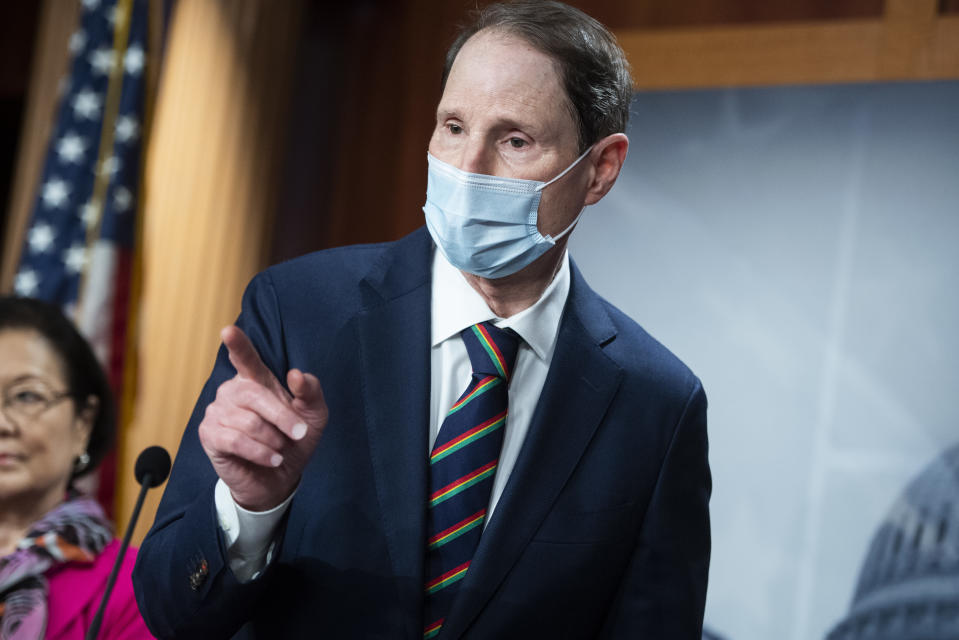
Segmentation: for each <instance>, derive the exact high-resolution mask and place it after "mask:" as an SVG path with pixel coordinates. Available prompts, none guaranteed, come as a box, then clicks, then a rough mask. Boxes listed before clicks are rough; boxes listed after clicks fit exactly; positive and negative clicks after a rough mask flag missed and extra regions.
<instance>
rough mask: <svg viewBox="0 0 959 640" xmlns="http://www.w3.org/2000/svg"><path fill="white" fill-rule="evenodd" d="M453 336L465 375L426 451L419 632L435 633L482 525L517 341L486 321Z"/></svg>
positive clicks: (497, 450) (454, 594) (511, 335)
mask: <svg viewBox="0 0 959 640" xmlns="http://www.w3.org/2000/svg"><path fill="white" fill-rule="evenodd" d="M460 335H461V336H462V338H463V343H464V344H465V345H466V351H467V353H469V357H470V364H471V365H472V367H473V376H472V379H471V380H470V384H469V386H468V387H467V388H466V391H465V392H463V395H461V396H460V398H459V400H457V401H456V403H455V404H454V405H453V406H452V408H450V410H449V412H448V413H447V414H446V418H445V419H444V420H443V425H442V426H441V427H440V431H439V434H438V435H437V436H436V442H435V444H434V445H433V451H432V452H431V453H430V496H429V503H428V504H429V513H428V528H427V531H428V535H429V539H428V541H427V548H426V620H425V622H426V628H425V631H424V633H423V637H424V639H427V638H435V637H436V636H437V635H439V632H440V628H441V627H442V626H443V621H444V620H445V618H446V614H447V612H448V611H449V610H450V607H451V606H452V603H453V599H454V598H455V597H456V593H457V591H458V589H459V585H460V581H461V580H462V579H463V577H464V576H465V575H466V571H467V569H469V566H470V561H471V560H472V558H473V553H474V552H475V551H476V547H477V545H478V544H479V539H480V535H481V534H482V532H483V523H484V522H486V510H487V508H488V506H489V501H490V494H491V492H492V490H493V475H494V474H495V473H496V466H497V464H498V462H499V454H500V449H501V448H502V446H503V430H504V428H505V425H506V414H507V403H508V394H507V389H508V386H509V380H510V376H511V375H512V373H513V364H514V363H515V362H516V351H517V349H518V347H519V338H518V336H517V335H516V333H514V332H513V331H511V330H508V329H507V330H503V329H498V328H496V327H495V326H493V325H492V324H491V323H489V322H483V323H480V324H475V325H473V326H472V327H469V328H468V329H464V330H463V331H462V332H461V333H460Z"/></svg>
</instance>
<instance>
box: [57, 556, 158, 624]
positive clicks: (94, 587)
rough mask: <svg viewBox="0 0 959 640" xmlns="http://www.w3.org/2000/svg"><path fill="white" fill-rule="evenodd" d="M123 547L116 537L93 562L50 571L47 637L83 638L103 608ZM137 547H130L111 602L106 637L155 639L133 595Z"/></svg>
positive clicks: (105, 615) (107, 614)
mask: <svg viewBox="0 0 959 640" xmlns="http://www.w3.org/2000/svg"><path fill="white" fill-rule="evenodd" d="M119 550H120V541H119V540H114V541H113V542H111V543H110V544H109V545H107V546H106V548H105V549H104V550H103V552H102V553H101V554H100V555H99V556H97V559H96V560H95V561H94V562H93V564H69V565H64V566H62V567H58V568H57V569H54V570H52V571H50V572H49V573H48V574H47V579H48V580H49V582H50V591H49V594H48V596H47V611H48V612H49V613H48V619H47V633H46V638H47V640H51V639H56V640H74V639H76V640H83V636H84V635H85V634H86V632H87V628H88V627H89V626H90V623H91V622H93V616H95V615H96V614H97V609H99V608H100V598H102V597H103V590H104V589H105V588H106V586H107V579H108V578H109V577H110V570H111V569H112V568H113V562H114V560H116V557H117V552H118V551H119ZM136 555H137V553H136V549H127V552H126V556H125V557H124V558H123V564H122V565H120V573H119V574H118V575H117V582H116V585H115V586H114V587H113V595H111V596H110V602H109V603H107V609H106V611H105V612H104V614H103V623H102V624H101V625H100V634H99V635H98V636H97V637H98V638H100V639H102V640H138V639H140V638H152V637H153V636H152V635H150V632H149V631H147V627H146V624H144V622H143V618H141V617H140V610H139V609H137V603H136V600H135V599H134V597H133V583H132V582H131V581H130V573H131V572H132V571H133V562H134V560H135V559H136Z"/></svg>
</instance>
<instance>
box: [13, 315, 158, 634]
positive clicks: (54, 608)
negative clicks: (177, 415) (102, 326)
mask: <svg viewBox="0 0 959 640" xmlns="http://www.w3.org/2000/svg"><path fill="white" fill-rule="evenodd" d="M113 433H114V407H113V397H112V394H111V393H110V387H109V385H108V383H107V380H106V377H105V375H104V373H103V370H102V369H101V368H100V365H99V363H98V362H97V359H96V357H95V356H94V354H93V351H92V350H91V349H90V346H89V345H88V344H87V342H86V341H85V340H84V339H83V337H82V336H80V334H79V333H78V332H77V330H76V329H75V328H74V327H73V325H72V324H71V323H70V321H69V320H67V319H66V318H65V317H64V316H63V315H62V314H61V313H60V311H59V309H57V308H56V307H54V306H52V305H49V304H47V303H44V302H40V301H38V300H30V299H26V298H15V297H0V640H6V639H7V638H17V639H20V638H24V639H27V638H29V639H39V638H83V637H84V635H85V633H86V630H87V627H88V626H89V624H90V622H91V621H92V620H93V617H94V615H95V614H96V611H97V609H98V607H99V605H100V598H101V596H102V594H103V590H104V588H105V587H106V583H107V579H108V576H109V574H110V570H111V569H112V566H113V563H114V561H115V560H116V556H117V552H118V550H119V546H120V543H119V541H117V540H115V539H114V536H113V529H112V527H111V525H110V523H109V522H108V521H107V519H106V517H105V516H104V514H103V511H102V509H101V508H100V506H99V505H98V504H97V503H96V501H94V500H93V499H92V498H89V497H85V496H83V495H81V494H80V493H79V492H78V491H77V490H76V487H75V481H76V480H77V479H78V478H79V477H81V476H83V475H84V474H87V473H90V472H91V471H93V470H94V469H96V467H97V465H98V464H99V462H100V460H101V459H102V457H103V455H104V454H105V453H106V452H107V450H108V448H109V447H110V444H111V442H112V439H113ZM134 558H135V552H133V551H132V550H130V551H129V552H128V553H127V556H126V557H125V558H124V560H123V564H122V566H121V570H120V574H119V577H118V580H117V584H116V587H115V589H114V591H113V594H112V595H111V597H110V602H109V604H108V606H107V609H106V612H105V614H104V619H103V625H102V626H101V631H100V634H99V636H98V637H99V638H150V637H151V636H150V634H149V632H148V631H147V629H146V626H145V625H144V623H143V620H142V619H141V618H140V614H139V611H138V610H137V607H136V602H135V600H134V597H133V589H132V585H131V582H130V572H131V571H132V569H133V563H134Z"/></svg>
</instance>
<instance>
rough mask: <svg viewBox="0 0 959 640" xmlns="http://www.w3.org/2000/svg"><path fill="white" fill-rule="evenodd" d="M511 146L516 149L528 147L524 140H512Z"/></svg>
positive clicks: (510, 140) (510, 141)
mask: <svg viewBox="0 0 959 640" xmlns="http://www.w3.org/2000/svg"><path fill="white" fill-rule="evenodd" d="M509 144H510V146H511V147H513V148H514V149H522V148H523V147H525V146H526V145H527V142H526V141H525V140H523V139H522V138H510V139H509Z"/></svg>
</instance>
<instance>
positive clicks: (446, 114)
mask: <svg viewBox="0 0 959 640" xmlns="http://www.w3.org/2000/svg"><path fill="white" fill-rule="evenodd" d="M446 118H457V119H462V118H461V116H460V112H459V110H458V109H442V108H437V109H436V119H437V120H445V119H446Z"/></svg>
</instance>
